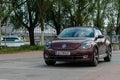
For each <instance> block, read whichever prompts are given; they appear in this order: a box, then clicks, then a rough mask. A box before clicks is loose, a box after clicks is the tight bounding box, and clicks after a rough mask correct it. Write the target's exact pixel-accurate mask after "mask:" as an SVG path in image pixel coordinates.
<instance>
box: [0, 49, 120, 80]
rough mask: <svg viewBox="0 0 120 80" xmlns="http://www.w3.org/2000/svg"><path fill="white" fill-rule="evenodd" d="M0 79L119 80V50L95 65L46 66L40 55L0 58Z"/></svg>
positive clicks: (61, 64)
mask: <svg viewBox="0 0 120 80" xmlns="http://www.w3.org/2000/svg"><path fill="white" fill-rule="evenodd" d="M0 80H120V51H116V52H113V57H112V61H111V62H103V61H100V62H99V65H98V66H97V67H92V66H89V65H87V64H77V63H76V64H73V63H57V64H56V65H55V66H47V65H46V64H45V63H44V60H43V57H42V56H38V55H37V56H36V57H35V56H34V57H27V58H26V57H23V58H13V59H10V58H6V59H2V60H0Z"/></svg>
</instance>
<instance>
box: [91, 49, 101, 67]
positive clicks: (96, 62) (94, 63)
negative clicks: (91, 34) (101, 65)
mask: <svg viewBox="0 0 120 80" xmlns="http://www.w3.org/2000/svg"><path fill="white" fill-rule="evenodd" d="M98 56H99V55H98V50H97V48H95V49H94V50H93V60H92V62H91V65H92V66H97V65H98Z"/></svg>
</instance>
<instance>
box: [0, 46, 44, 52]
mask: <svg viewBox="0 0 120 80" xmlns="http://www.w3.org/2000/svg"><path fill="white" fill-rule="evenodd" d="M43 49H44V46H21V47H16V48H2V49H0V54H15V53H19V52H28V51H42V50H43Z"/></svg>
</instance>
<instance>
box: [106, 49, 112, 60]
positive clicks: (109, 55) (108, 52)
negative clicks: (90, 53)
mask: <svg viewBox="0 0 120 80" xmlns="http://www.w3.org/2000/svg"><path fill="white" fill-rule="evenodd" d="M111 57H112V52H111V49H110V48H109V49H108V51H107V56H106V57H105V58H104V61H105V62H110V61H111Z"/></svg>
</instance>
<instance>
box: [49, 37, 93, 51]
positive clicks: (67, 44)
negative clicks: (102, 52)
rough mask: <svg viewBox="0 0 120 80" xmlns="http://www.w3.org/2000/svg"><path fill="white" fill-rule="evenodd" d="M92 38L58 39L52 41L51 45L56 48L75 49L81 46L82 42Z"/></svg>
mask: <svg viewBox="0 0 120 80" xmlns="http://www.w3.org/2000/svg"><path fill="white" fill-rule="evenodd" d="M90 40H92V39H69V40H68V39H58V40H53V41H52V44H51V47H52V49H55V50H68V49H69V50H73V49H77V48H79V47H80V45H81V44H82V43H84V42H87V41H90Z"/></svg>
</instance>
